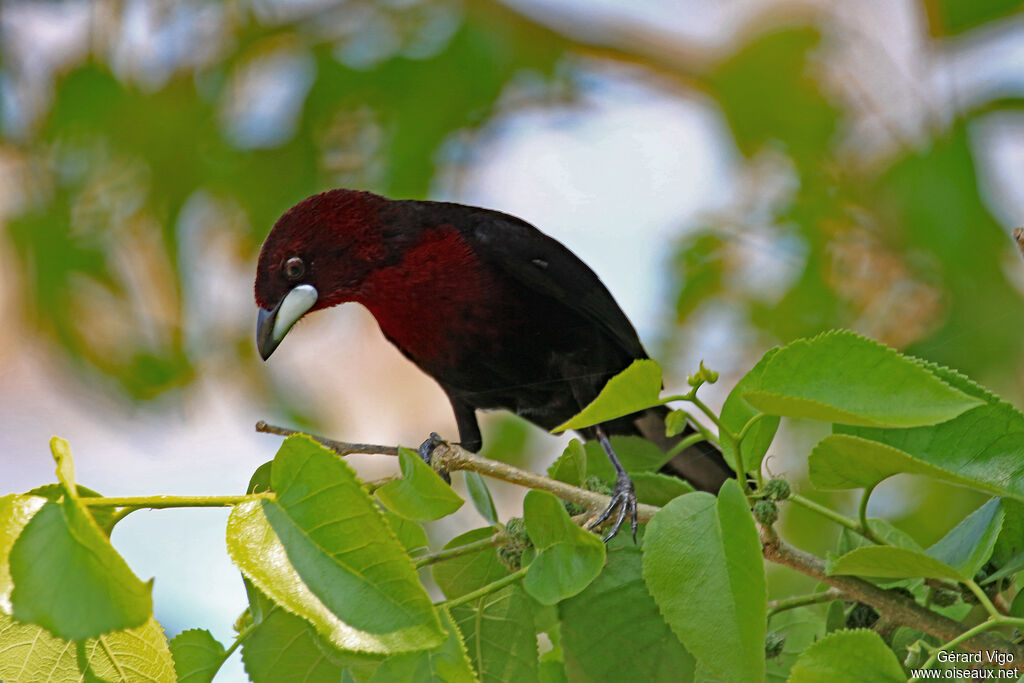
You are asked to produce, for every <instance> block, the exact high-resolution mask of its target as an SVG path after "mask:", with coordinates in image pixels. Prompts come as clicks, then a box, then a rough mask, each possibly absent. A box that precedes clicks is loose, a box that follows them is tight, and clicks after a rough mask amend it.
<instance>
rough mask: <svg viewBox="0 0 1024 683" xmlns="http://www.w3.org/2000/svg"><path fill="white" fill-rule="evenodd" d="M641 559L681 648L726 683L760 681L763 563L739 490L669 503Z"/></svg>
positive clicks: (650, 530) (727, 487)
mask: <svg viewBox="0 0 1024 683" xmlns="http://www.w3.org/2000/svg"><path fill="white" fill-rule="evenodd" d="M681 539H686V540H685V542H682V541H681ZM643 553H644V556H643V577H644V580H645V581H646V582H647V588H648V590H649V591H650V593H651V595H652V596H653V597H654V600H655V602H657V603H658V607H659V608H660V610H661V613H662V614H663V615H664V616H665V620H666V621H667V622H668V623H669V625H670V626H671V627H672V630H673V631H674V632H675V634H676V636H678V637H679V639H680V640H681V641H682V642H683V645H685V646H686V649H687V650H689V651H690V653H691V654H693V655H694V656H695V657H696V658H697V659H698V660H699V661H700V662H703V663H704V664H705V665H706V666H707V667H708V668H709V669H710V670H711V671H713V672H714V673H715V674H716V675H718V676H720V677H722V678H724V679H725V680H730V681H751V682H754V681H762V680H764V677H765V663H764V639H765V619H766V607H765V603H766V597H765V576H764V561H763V558H762V556H761V543H760V541H759V540H758V536H757V530H756V529H755V528H754V520H753V518H752V517H751V515H750V507H749V505H748V504H747V500H746V498H745V497H744V496H743V493H742V492H741V491H740V488H739V484H737V483H736V481H735V480H733V479H730V480H729V481H727V482H725V484H724V485H723V486H722V489H721V491H720V492H719V494H718V497H717V498H716V497H715V496H712V495H711V494H709V493H703V492H697V493H692V494H690V495H686V496H681V497H679V498H676V499H675V500H673V501H671V502H670V503H669V504H668V505H666V506H665V507H663V508H662V509H661V511H659V512H658V513H657V514H656V515H655V516H654V517H653V518H652V519H651V521H650V522H649V523H648V525H647V533H646V535H645V536H644V542H643Z"/></svg>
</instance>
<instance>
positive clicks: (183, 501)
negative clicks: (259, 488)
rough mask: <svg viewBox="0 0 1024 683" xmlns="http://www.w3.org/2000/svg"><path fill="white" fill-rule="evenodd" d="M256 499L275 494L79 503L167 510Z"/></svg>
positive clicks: (128, 498) (82, 500) (98, 499)
mask: <svg viewBox="0 0 1024 683" xmlns="http://www.w3.org/2000/svg"><path fill="white" fill-rule="evenodd" d="M256 498H273V494H272V493H250V494H244V495H236V496H97V497H88V498H87V497H82V498H79V499H78V501H79V502H80V503H81V504H82V505H85V506H87V507H107V508H109V507H116V508H131V509H139V508H151V509H154V510H158V509H165V508H223V507H233V506H235V505H238V504H240V503H244V502H246V501H247V500H253V499H256ZM125 514H127V513H125Z"/></svg>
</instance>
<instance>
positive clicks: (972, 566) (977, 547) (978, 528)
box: [927, 498, 1003, 579]
mask: <svg viewBox="0 0 1024 683" xmlns="http://www.w3.org/2000/svg"><path fill="white" fill-rule="evenodd" d="M1002 528H1003V509H1002V501H1000V500H999V499H998V498H993V499H992V500H990V501H988V502H987V503H985V504H984V505H982V506H981V507H980V508H978V509H977V510H975V511H974V512H972V513H971V514H969V515H968V516H967V517H965V518H964V520H963V521H961V522H960V523H959V524H957V525H956V526H955V527H954V528H953V529H952V530H951V531H950V532H949V533H948V534H946V535H945V536H943V537H942V538H940V539H939V540H938V541H936V542H935V544H934V545H933V546H932V547H930V548H928V550H927V552H928V554H929V555H931V556H932V557H934V558H935V559H937V560H940V561H942V562H945V563H946V564H948V565H949V566H950V567H953V569H955V570H957V571H958V572H960V575H961V576H965V577H967V578H968V579H973V578H974V575H975V574H977V573H978V570H979V569H981V568H982V567H983V566H984V565H985V563H986V562H988V558H989V556H990V555H991V554H992V548H993V547H994V546H995V544H996V538H998V537H999V531H1000V530H1001V529H1002Z"/></svg>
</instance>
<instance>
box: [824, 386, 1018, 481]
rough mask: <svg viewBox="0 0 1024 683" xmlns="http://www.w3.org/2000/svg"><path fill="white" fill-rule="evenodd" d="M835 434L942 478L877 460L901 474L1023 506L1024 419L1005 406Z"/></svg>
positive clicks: (840, 428) (840, 429) (841, 429)
mask: <svg viewBox="0 0 1024 683" xmlns="http://www.w3.org/2000/svg"><path fill="white" fill-rule="evenodd" d="M835 431H837V432H840V433H842V434H846V435H850V436H851V437H860V438H862V439H870V440H871V441H877V442H879V443H883V444H886V445H888V446H891V447H893V448H896V449H899V450H901V451H903V452H904V453H907V454H909V455H910V456H912V457H913V458H915V459H916V460H918V461H921V462H924V463H926V464H927V465H931V466H933V467H935V468H938V469H939V470H942V471H943V472H944V473H945V474H939V473H938V472H935V471H933V470H928V471H925V469H924V468H923V467H922V466H921V465H917V464H914V463H911V462H910V461H909V460H908V459H907V458H902V457H900V456H899V455H898V454H890V453H889V452H888V451H886V452H885V453H886V454H885V455H884V456H883V457H882V458H881V459H882V460H886V459H889V458H892V460H893V462H895V463H897V464H899V465H900V466H901V467H903V468H914V469H913V471H920V472H921V473H924V474H928V476H932V477H936V478H942V479H945V480H946V481H949V482H951V483H954V484H958V485H961V486H969V487H971V488H975V489H980V490H982V491H986V492H989V493H995V494H997V495H1003V496H1009V497H1011V498H1016V499H1017V500H1024V458H1021V453H1024V415H1021V413H1020V412H1019V411H1017V409H1015V408H1014V407H1013V406H1011V405H1009V404H1008V403H1004V402H1001V401H998V402H993V403H989V404H987V405H983V406H980V407H978V408H975V409H973V410H970V411H967V412H966V413H964V414H962V415H960V416H959V417H957V418H955V419H953V420H950V421H948V422H944V423H942V424H939V425H935V426H931V427H917V428H911V429H876V428H867V427H845V426H838V425H837V426H836V427H835ZM907 471H910V470H907Z"/></svg>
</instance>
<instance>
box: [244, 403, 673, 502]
mask: <svg viewBox="0 0 1024 683" xmlns="http://www.w3.org/2000/svg"><path fill="white" fill-rule="evenodd" d="M256 431H258V432H264V433H267V434H279V435H282V436H291V435H292V434H303V433H304V432H297V431H295V430H292V429H286V428H284V427H276V426H274V425H269V424H267V423H266V422H264V421H262V420H260V421H259V422H257V423H256ZM306 436H308V437H310V438H311V439H313V440H314V441H316V442H318V443H320V444H322V445H324V446H326V447H327V448H330V449H331V450H332V451H334V452H335V453H337V454H338V455H351V454H352V453H379V454H384V455H395V454H397V453H398V449H397V448H395V447H393V446H376V445H372V444H361V443H346V442H344V441H335V440H334V439H327V438H324V437H322V436H317V435H316V434H306ZM433 465H434V466H435V467H437V468H439V469H441V470H444V471H447V472H455V471H457V470H469V471H471V472H477V473H479V474H485V475H487V476H488V477H492V478H494V479H501V480H502V481H507V482H509V483H512V484H518V485H520V486H525V487H527V488H531V489H538V490H540V491H548V492H549V493H553V494H555V495H556V496H558V497H559V498H561V499H562V500H567V501H569V502H571V503H576V504H577V505H579V506H581V507H584V508H586V509H587V510H588V511H591V512H594V513H596V512H600V511H602V510H604V509H605V508H606V507H608V505H609V503H611V497H610V496H606V495H604V494H602V493H596V492H594V491H587V490H586V489H581V488H579V487H578V486H573V485H571V484H566V483H565V482H561V481H556V480H554V479H549V478H548V477H545V476H543V475H540V474H534V473H533V472H529V471H527V470H523V469H519V468H518V467H514V466H512V465H508V464H506V463H503V462H498V461H497V460H489V459H487V458H481V457H480V456H479V455H475V454H474V453H470V452H469V451H467V450H465V449H464V448H462V447H461V446H458V445H456V444H449V443H442V444H440V445H439V446H438V447H437V448H436V449H434V454H433ZM659 509H660V508H657V507H654V506H653V505H646V504H644V503H640V504H638V505H637V506H636V511H637V518H638V520H639V521H641V522H647V521H649V520H650V519H651V517H653V516H654V514H655V513H656V512H657V511H658V510H659Z"/></svg>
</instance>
